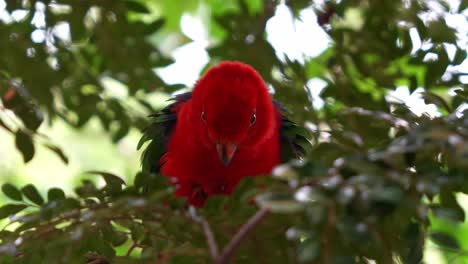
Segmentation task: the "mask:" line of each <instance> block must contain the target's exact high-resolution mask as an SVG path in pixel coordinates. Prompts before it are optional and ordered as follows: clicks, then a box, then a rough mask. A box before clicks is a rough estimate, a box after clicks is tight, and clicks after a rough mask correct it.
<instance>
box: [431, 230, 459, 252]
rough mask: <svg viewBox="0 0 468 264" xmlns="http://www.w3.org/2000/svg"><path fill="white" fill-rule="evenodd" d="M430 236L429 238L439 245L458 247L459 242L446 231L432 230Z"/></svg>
mask: <svg viewBox="0 0 468 264" xmlns="http://www.w3.org/2000/svg"><path fill="white" fill-rule="evenodd" d="M430 237H431V240H432V241H434V243H436V244H437V245H439V246H442V247H447V248H451V249H460V244H459V243H458V241H457V240H456V239H455V238H454V237H453V236H451V235H449V234H447V233H443V232H433V233H431V236H430Z"/></svg>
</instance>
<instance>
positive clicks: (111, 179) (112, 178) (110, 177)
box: [86, 171, 126, 185]
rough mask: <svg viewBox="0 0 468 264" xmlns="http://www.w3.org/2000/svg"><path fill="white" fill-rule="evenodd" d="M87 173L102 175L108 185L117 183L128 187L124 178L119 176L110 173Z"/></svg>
mask: <svg viewBox="0 0 468 264" xmlns="http://www.w3.org/2000/svg"><path fill="white" fill-rule="evenodd" d="M86 173H89V174H98V175H101V176H102V177H103V178H104V180H105V181H106V183H107V184H114V183H117V184H121V185H126V183H125V181H124V180H123V179H122V178H120V177H119V176H117V175H115V174H112V173H109V172H105V171H87V172H86Z"/></svg>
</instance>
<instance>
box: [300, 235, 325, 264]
mask: <svg viewBox="0 0 468 264" xmlns="http://www.w3.org/2000/svg"><path fill="white" fill-rule="evenodd" d="M319 241H320V240H316V239H307V240H305V241H303V242H301V243H300V244H299V246H298V248H297V259H298V261H299V262H300V263H303V262H307V263H309V262H311V261H313V260H314V259H316V258H317V257H318V256H319V255H320V244H319Z"/></svg>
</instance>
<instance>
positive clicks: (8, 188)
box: [2, 183, 23, 201]
mask: <svg viewBox="0 0 468 264" xmlns="http://www.w3.org/2000/svg"><path fill="white" fill-rule="evenodd" d="M2 192H3V193H4V194H5V195H6V196H7V197H8V198H10V199H12V200H15V201H22V200H23V196H22V195H21V192H20V191H19V190H18V188H16V187H15V186H14V185H12V184H9V183H5V184H3V185H2Z"/></svg>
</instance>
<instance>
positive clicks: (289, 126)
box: [273, 100, 311, 162]
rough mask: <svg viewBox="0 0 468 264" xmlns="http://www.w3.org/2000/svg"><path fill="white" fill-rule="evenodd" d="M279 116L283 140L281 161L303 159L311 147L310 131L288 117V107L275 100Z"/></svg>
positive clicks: (281, 140)
mask: <svg viewBox="0 0 468 264" xmlns="http://www.w3.org/2000/svg"><path fill="white" fill-rule="evenodd" d="M273 105H274V106H275V108H276V111H277V113H278V118H279V122H280V124H279V132H280V133H279V134H280V142H281V161H282V162H286V161H289V160H290V159H302V158H304V157H305V155H306V153H307V151H308V150H309V149H310V147H311V143H310V141H309V139H308V138H310V135H309V132H308V131H307V129H306V128H304V127H303V126H299V125H298V124H296V123H295V122H293V121H292V120H291V119H289V118H288V116H287V114H288V113H289V111H288V109H287V108H286V107H284V105H283V104H281V103H280V102H279V101H276V100H273Z"/></svg>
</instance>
